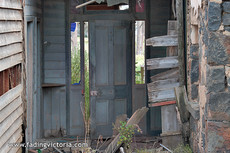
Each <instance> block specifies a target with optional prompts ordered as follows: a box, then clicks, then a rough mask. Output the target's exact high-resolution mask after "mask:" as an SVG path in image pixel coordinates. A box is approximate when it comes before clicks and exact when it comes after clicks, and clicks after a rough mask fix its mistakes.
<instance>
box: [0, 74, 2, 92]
mask: <svg viewBox="0 0 230 153" xmlns="http://www.w3.org/2000/svg"><path fill="white" fill-rule="evenodd" d="M1 95H3V72H0V96H1Z"/></svg>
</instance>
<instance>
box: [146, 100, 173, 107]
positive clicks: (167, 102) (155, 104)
mask: <svg viewBox="0 0 230 153" xmlns="http://www.w3.org/2000/svg"><path fill="white" fill-rule="evenodd" d="M172 104H176V101H175V100H173V101H163V102H158V103H149V104H148V105H149V107H158V106H166V105H172Z"/></svg>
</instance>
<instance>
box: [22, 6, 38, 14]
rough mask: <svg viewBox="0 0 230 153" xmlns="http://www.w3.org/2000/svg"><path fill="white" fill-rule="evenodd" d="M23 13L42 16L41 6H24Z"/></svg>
mask: <svg viewBox="0 0 230 153" xmlns="http://www.w3.org/2000/svg"><path fill="white" fill-rule="evenodd" d="M24 11H25V15H34V16H42V8H39V7H37V6H29V5H26V6H25V9H24Z"/></svg>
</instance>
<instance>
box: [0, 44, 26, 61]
mask: <svg viewBox="0 0 230 153" xmlns="http://www.w3.org/2000/svg"><path fill="white" fill-rule="evenodd" d="M22 51H23V47H22V43H16V44H12V45H8V46H3V47H0V59H3V58H6V57H9V56H12V55H14V54H18V53H20V52H22Z"/></svg>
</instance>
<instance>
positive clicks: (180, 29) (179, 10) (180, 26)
mask: <svg viewBox="0 0 230 153" xmlns="http://www.w3.org/2000/svg"><path fill="white" fill-rule="evenodd" d="M183 8H184V6H183V0H177V1H176V14H177V34H178V42H179V43H178V62H179V73H180V86H183V85H185V56H184V11H183Z"/></svg>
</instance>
